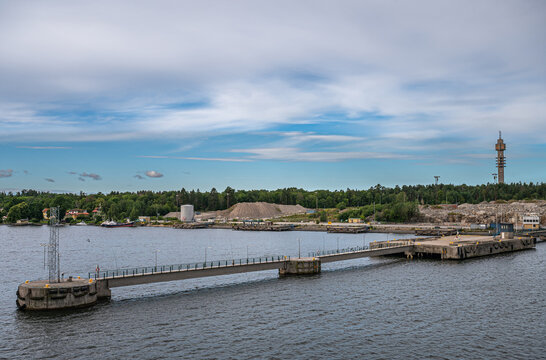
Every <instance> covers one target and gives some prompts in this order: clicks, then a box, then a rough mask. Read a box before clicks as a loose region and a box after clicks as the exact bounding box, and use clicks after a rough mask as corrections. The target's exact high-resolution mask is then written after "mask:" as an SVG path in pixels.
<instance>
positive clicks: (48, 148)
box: [17, 146, 72, 150]
mask: <svg viewBox="0 0 546 360" xmlns="http://www.w3.org/2000/svg"><path fill="white" fill-rule="evenodd" d="M17 148H18V149H32V150H65V149H72V147H71V146H17Z"/></svg>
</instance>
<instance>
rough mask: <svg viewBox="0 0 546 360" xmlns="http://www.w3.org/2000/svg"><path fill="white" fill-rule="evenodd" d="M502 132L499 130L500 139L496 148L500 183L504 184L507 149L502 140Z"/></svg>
mask: <svg viewBox="0 0 546 360" xmlns="http://www.w3.org/2000/svg"><path fill="white" fill-rule="evenodd" d="M501 135H502V134H501V132H500V131H499V139H498V140H497V143H496V144H495V150H496V151H497V174H498V179H499V184H504V168H505V167H506V157H505V156H504V151H505V150H506V144H505V143H504V141H503V140H502V137H501Z"/></svg>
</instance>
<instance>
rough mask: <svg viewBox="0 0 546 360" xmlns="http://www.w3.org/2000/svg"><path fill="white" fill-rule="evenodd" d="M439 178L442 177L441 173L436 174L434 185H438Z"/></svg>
mask: <svg viewBox="0 0 546 360" xmlns="http://www.w3.org/2000/svg"><path fill="white" fill-rule="evenodd" d="M438 179H440V175H434V185H438Z"/></svg>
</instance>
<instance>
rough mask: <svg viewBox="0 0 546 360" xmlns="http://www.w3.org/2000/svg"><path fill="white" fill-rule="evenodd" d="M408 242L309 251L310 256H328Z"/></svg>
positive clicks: (390, 246) (402, 244)
mask: <svg viewBox="0 0 546 360" xmlns="http://www.w3.org/2000/svg"><path fill="white" fill-rule="evenodd" d="M407 243H409V241H406V240H401V241H396V240H395V241H394V242H392V243H389V242H381V243H377V244H374V246H373V247H371V248H370V246H369V245H364V246H353V247H349V248H343V249H335V250H317V251H314V252H310V253H308V256H309V257H320V256H328V255H338V254H346V253H353V252H359V251H366V250H381V249H386V248H392V247H401V246H406V244H407Z"/></svg>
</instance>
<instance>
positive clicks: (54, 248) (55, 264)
mask: <svg viewBox="0 0 546 360" xmlns="http://www.w3.org/2000/svg"><path fill="white" fill-rule="evenodd" d="M49 211H50V215H49V246H48V250H47V268H48V271H49V282H61V268H60V256H59V208H58V207H54V208H51V209H49Z"/></svg>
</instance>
